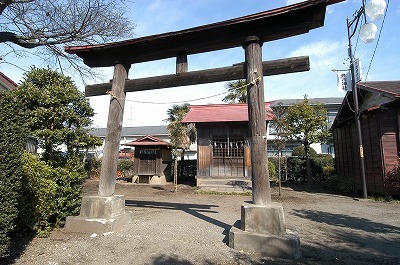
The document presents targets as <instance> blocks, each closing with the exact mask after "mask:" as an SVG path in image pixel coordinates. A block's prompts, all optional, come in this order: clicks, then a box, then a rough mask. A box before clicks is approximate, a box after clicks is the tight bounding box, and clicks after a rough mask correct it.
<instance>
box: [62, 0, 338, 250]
mask: <svg viewBox="0 0 400 265" xmlns="http://www.w3.org/2000/svg"><path fill="white" fill-rule="evenodd" d="M341 1H343V0H309V1H305V2H301V3H298V4H294V5H290V6H286V7H282V8H278V9H274V10H269V11H265V12H261V13H257V14H252V15H248V16H244V17H240V18H236V19H231V20H227V21H223V22H218V23H213V24H209V25H204V26H200V27H195V28H190V29H186V30H181V31H177V32H170V33H164V34H158V35H152V36H147V37H142V38H136V39H131V40H126V41H121V42H115V43H108V44H99V45H87V46H74V47H66V48H65V51H66V52H68V53H70V54H76V55H78V56H79V57H81V58H82V59H83V60H84V63H85V64H86V65H88V66H90V67H107V66H114V75H113V79H112V82H110V83H104V84H96V85H90V86H87V87H86V92H85V94H86V96H96V95H104V94H105V93H106V92H107V91H109V90H110V91H111V92H110V94H111V99H110V106H109V114H108V122H107V133H106V139H105V146H104V153H103V160H102V168H101V173H100V183H99V192H98V195H99V197H101V198H106V197H110V196H113V195H114V191H115V174H116V171H117V170H116V169H117V155H118V151H119V141H120V135H121V129H122V120H123V113H124V104H125V100H124V99H125V96H126V92H132V91H141V90H149V89H159V88H167V87H177V86H186V85H195V84H204V83H211V82H218V81H229V80H234V79H239V78H245V79H246V80H247V83H248V84H249V85H248V88H247V94H248V105H249V107H248V109H249V126H250V137H251V141H250V143H251V166H252V171H253V172H252V176H253V179H252V182H253V183H252V187H253V204H254V205H255V206H256V207H249V206H248V205H247V206H242V230H243V231H245V232H252V231H253V232H257V233H268V234H274V235H279V236H281V235H284V234H285V233H286V229H285V226H284V224H283V225H282V224H281V223H279V224H275V223H273V222H274V221H273V220H267V221H265V220H264V221H263V222H266V224H259V223H257V221H255V220H256V219H257V217H256V215H260V212H259V210H258V209H260V208H259V206H262V207H261V208H263V207H264V206H266V208H268V209H269V208H271V206H273V208H274V207H275V205H274V204H273V203H272V202H271V192H270V185H269V178H268V171H267V170H268V169H267V167H266V165H267V162H268V160H267V152H266V144H267V140H266V137H265V135H266V126H265V116H264V115H265V113H264V112H265V110H264V83H263V78H262V77H263V76H264V75H276V74H283V73H290V72H299V71H307V70H309V62H308V57H296V58H289V59H282V60H275V61H269V62H262V54H261V51H262V50H261V47H262V44H263V43H264V42H268V41H273V40H278V39H282V38H287V37H291V36H295V35H299V34H303V33H307V32H308V31H309V30H311V29H314V28H317V27H321V26H323V23H324V18H325V12H326V7H327V6H328V5H331V4H334V3H338V2H341ZM238 46H239V47H240V46H242V47H243V48H244V50H245V62H244V63H241V64H237V65H234V66H230V67H223V68H217V69H208V70H202V71H195V72H187V71H188V63H187V56H188V55H191V54H197V53H203V52H210V51H215V50H221V49H228V48H233V47H238ZM171 57H175V58H176V74H173V75H165V76H156V77H149V78H140V79H134V80H128V71H129V69H130V67H131V65H132V64H135V63H140V62H147V61H153V60H160V59H165V58H171ZM264 208H265V207H264ZM264 208H263V209H264ZM275 208H276V207H275ZM281 208H282V207H281V206H279V207H278V212H279V213H278V216H276V215H275V214H272V215H271V212H270V211H269V210H266V212H265V213H261V214H262V215H263V216H264V217H265V218H266V219H271V217H269V216H272V219H277V218H278V219H279V218H280V219H281V220H282V219H283V210H282V209H281ZM249 209H250V210H249ZM90 211H93V209H92V210H90ZM262 211H264V210H262ZM273 211H275V212H276V209H275V210H273ZM81 215H82V211H81ZM243 216H247V217H243ZM243 218H245V219H243ZM266 226H268V227H266ZM271 226H272V227H273V231H271ZM234 238H235V239H234ZM240 238H241V234H240V233H237V232H235V231H233V232H232V231H231V233H230V245H231V246H232V247H233V248H235V249H239V248H244V247H243V246H242V245H243V244H241V242H242V241H243V240H247V239H240ZM231 239H232V240H231ZM257 240H258V241H260V240H259V239H257ZM231 241H232V242H231ZM261 241H262V240H261ZM286 241H287V240H286ZM286 241H285V242H286ZM289 241H290V240H289ZM297 241H298V239H297ZM290 242H291V241H290ZM246 244H248V243H246ZM251 244H257V246H256V247H255V248H254V249H250V251H252V250H254V251H263V253H266V252H265V251H264V249H262V250H261V249H259V248H260V246H258V245H259V244H258V243H251ZM251 244H250V245H251ZM263 244H265V242H264V243H263ZM285 244H286V243H285ZM266 245H268V243H266ZM288 251H289V252H290V251H292V252H293V253H295V254H293V253H292V254H289V256H296V255H297V256H298V253H297V252H296V251H297V250H293V249H291V248H290V249H289V250H288ZM270 252H271V251H270V250H269V252H268V253H269V254H268V255H270V256H275V254H274V253H270ZM297 256H296V257H297Z"/></svg>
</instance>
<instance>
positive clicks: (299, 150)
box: [292, 145, 317, 158]
mask: <svg viewBox="0 0 400 265" xmlns="http://www.w3.org/2000/svg"><path fill="white" fill-rule="evenodd" d="M292 156H297V157H301V158H305V157H306V153H305V152H304V146H303V145H299V146H296V147H295V148H293V152H292ZM315 156H317V152H316V151H315V150H314V148H312V147H310V157H311V158H312V157H315Z"/></svg>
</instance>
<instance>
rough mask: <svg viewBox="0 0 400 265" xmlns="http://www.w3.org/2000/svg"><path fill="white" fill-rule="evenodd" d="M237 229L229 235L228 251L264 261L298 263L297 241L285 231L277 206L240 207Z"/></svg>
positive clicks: (298, 241) (278, 206)
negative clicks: (239, 220) (262, 258)
mask: <svg viewBox="0 0 400 265" xmlns="http://www.w3.org/2000/svg"><path fill="white" fill-rule="evenodd" d="M241 213H242V214H241V217H242V219H241V222H240V228H239V227H234V226H233V227H232V228H231V230H230V231H229V247H231V248H233V249H235V250H239V251H246V252H250V253H257V254H259V255H262V256H265V257H277V258H285V259H300V258H301V248H300V239H299V236H298V235H297V233H296V232H294V231H290V230H287V229H286V225H285V218H284V215H283V207H282V205H281V204H279V203H272V204H269V205H265V206H264V205H262V206H260V205H255V204H250V203H244V204H243V205H242V208H241Z"/></svg>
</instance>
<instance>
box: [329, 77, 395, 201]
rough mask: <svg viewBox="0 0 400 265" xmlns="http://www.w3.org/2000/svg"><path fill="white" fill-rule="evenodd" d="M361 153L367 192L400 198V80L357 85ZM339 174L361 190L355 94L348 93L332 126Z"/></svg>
mask: <svg viewBox="0 0 400 265" xmlns="http://www.w3.org/2000/svg"><path fill="white" fill-rule="evenodd" d="M357 87H358V88H359V109H360V122H361V134H362V141H363V149H362V150H361V151H362V154H363V156H364V161H365V171H366V184H367V192H370V193H378V194H383V195H400V176H399V172H400V171H399V170H398V167H399V151H400V148H399V142H400V138H399V137H400V133H399V128H400V81H376V82H363V83H358V84H357ZM332 129H333V136H334V144H335V159H336V169H337V174H338V175H340V176H343V177H349V178H351V179H353V180H354V182H355V187H356V189H358V190H362V177H361V167H360V164H361V163H360V147H359V145H358V140H357V139H358V138H357V131H356V124H355V115H354V101H353V92H352V91H349V92H347V94H346V96H345V98H344V100H343V102H342V105H341V107H340V110H339V113H338V114H337V116H336V118H335V120H334V122H333V125H332Z"/></svg>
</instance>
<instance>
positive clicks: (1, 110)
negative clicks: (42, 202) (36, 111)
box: [0, 92, 28, 257]
mask: <svg viewBox="0 0 400 265" xmlns="http://www.w3.org/2000/svg"><path fill="white" fill-rule="evenodd" d="M0 124H1V126H0V150H1V151H0V257H3V256H5V255H7V252H8V246H9V242H10V237H9V236H10V233H12V232H13V231H14V229H15V220H16V218H17V216H18V208H17V203H18V199H19V190H20V186H21V185H20V181H21V174H20V173H21V156H22V153H23V152H24V149H25V146H26V142H27V135H28V134H27V130H26V127H25V116H24V111H23V108H21V107H20V106H18V104H17V103H16V102H15V100H14V97H13V95H12V93H11V92H0Z"/></svg>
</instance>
